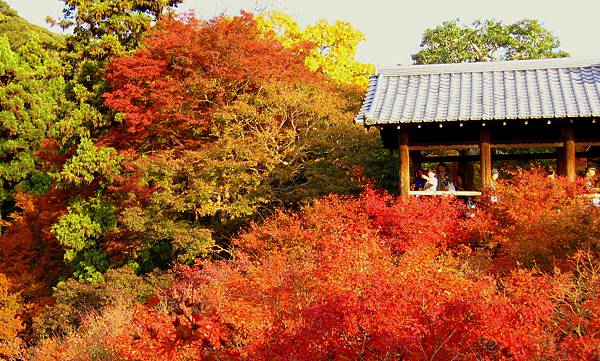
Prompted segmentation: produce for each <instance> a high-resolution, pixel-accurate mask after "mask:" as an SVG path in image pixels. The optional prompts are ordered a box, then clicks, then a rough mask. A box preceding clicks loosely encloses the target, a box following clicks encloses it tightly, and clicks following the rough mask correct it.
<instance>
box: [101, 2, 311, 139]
mask: <svg viewBox="0 0 600 361" xmlns="http://www.w3.org/2000/svg"><path fill="white" fill-rule="evenodd" d="M300 50H301V49H300V48H297V49H296V51H294V49H286V48H284V47H283V45H281V43H280V42H279V41H277V40H275V38H274V37H273V36H271V37H270V36H269V34H266V35H265V34H263V33H261V32H260V31H259V29H258V27H257V25H256V21H255V20H254V18H253V17H252V15H251V14H248V13H244V14H243V15H242V16H237V17H234V18H231V19H230V18H225V17H220V18H215V19H212V20H209V21H201V20H196V19H194V18H189V19H188V20H187V21H184V22H182V21H178V20H172V19H165V20H163V21H162V22H160V23H159V24H158V26H157V27H156V28H154V29H153V30H151V31H150V32H149V34H148V36H147V37H146V38H145V39H144V44H143V45H142V47H141V48H140V49H139V50H138V51H137V52H136V53H135V54H134V55H131V56H125V57H121V58H118V59H115V60H114V61H113V62H112V64H111V65H110V66H109V68H108V71H109V73H108V76H107V79H108V81H109V83H110V85H111V87H112V88H113V89H114V90H113V91H112V92H109V93H106V94H105V96H104V97H105V100H106V104H107V105H108V106H109V107H111V108H112V109H114V110H116V111H119V112H122V113H124V122H125V126H126V129H127V131H128V132H129V133H131V134H132V135H134V134H136V133H146V134H148V133H150V134H153V133H154V134H156V133H157V132H158V133H161V134H163V136H164V135H165V133H167V134H168V133H169V132H175V129H177V128H182V129H185V128H191V129H193V130H195V131H196V132H203V131H206V129H207V127H208V126H209V125H210V114H211V111H213V110H214V109H215V108H216V107H218V106H222V105H227V104H231V102H233V101H234V100H235V99H237V97H239V96H240V95H241V94H243V93H249V92H250V93H252V92H256V91H258V90H259V89H260V87H261V86H263V85H265V84H266V83H268V82H287V83H290V82H298V81H301V80H307V79H310V78H315V77H316V76H315V74H314V73H311V72H310V71H309V70H308V69H307V68H306V67H305V66H304V63H303V61H304V58H303V57H302V56H301V55H300V54H298V52H299V51H300ZM178 135H181V134H178Z"/></svg>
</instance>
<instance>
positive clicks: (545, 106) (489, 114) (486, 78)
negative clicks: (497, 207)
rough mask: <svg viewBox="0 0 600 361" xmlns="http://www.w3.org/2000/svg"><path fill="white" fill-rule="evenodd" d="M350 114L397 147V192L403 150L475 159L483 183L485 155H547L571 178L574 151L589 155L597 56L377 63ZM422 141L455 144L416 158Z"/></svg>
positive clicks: (488, 162)
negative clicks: (355, 110) (383, 65)
mask: <svg viewBox="0 0 600 361" xmlns="http://www.w3.org/2000/svg"><path fill="white" fill-rule="evenodd" d="M355 121H356V122H357V123H359V124H363V125H365V126H367V127H371V126H374V127H377V128H379V130H380V134H381V138H382V141H383V143H384V145H385V146H386V147H387V148H390V149H398V151H399V161H400V193H401V194H402V195H407V194H409V193H410V192H409V191H410V184H411V172H410V169H411V168H410V163H411V159H412V161H413V162H418V163H420V162H434V161H449V162H450V161H457V162H469V161H479V162H480V177H481V178H480V179H481V185H482V186H483V187H485V186H488V185H489V184H490V182H491V172H492V161H495V160H512V159H556V165H557V168H558V169H557V170H558V173H559V174H560V175H563V176H566V177H568V178H569V179H575V176H576V174H575V162H576V159H577V158H578V157H579V158H593V157H597V156H598V151H597V149H598V148H597V147H598V146H600V59H597V60H577V59H572V58H562V59H542V60H520V61H504V62H489V63H468V64H441V65H411V66H397V67H393V68H382V69H379V70H378V73H377V74H375V75H373V76H372V77H371V78H370V81H369V87H368V90H367V94H366V97H365V100H364V103H363V106H362V108H361V110H360V112H359V114H358V115H357V117H356V119H355ZM503 148H510V149H515V148H523V149H521V152H519V153H516V154H515V153H513V154H510V153H508V152H503V151H502V149H503ZM424 150H458V151H459V152H458V155H454V156H438V157H434V158H427V159H426V160H424V159H422V158H420V157H421V151H424Z"/></svg>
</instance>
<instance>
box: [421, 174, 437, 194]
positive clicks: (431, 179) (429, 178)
mask: <svg viewBox="0 0 600 361" xmlns="http://www.w3.org/2000/svg"><path fill="white" fill-rule="evenodd" d="M421 178H422V179H424V180H425V186H424V187H423V190H424V191H427V192H432V193H433V192H435V191H436V190H437V186H438V179H437V178H436V177H435V168H430V169H429V171H428V172H427V175H425V174H421Z"/></svg>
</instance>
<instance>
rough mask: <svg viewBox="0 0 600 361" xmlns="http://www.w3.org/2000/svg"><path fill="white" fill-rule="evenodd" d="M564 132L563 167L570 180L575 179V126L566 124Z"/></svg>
mask: <svg viewBox="0 0 600 361" xmlns="http://www.w3.org/2000/svg"><path fill="white" fill-rule="evenodd" d="M562 134H563V141H564V146H563V162H562V163H563V164H562V165H563V167H564V172H565V175H566V176H567V179H568V180H570V181H574V180H575V157H576V154H575V136H574V131H573V127H572V126H571V125H565V126H564V127H563V130H562Z"/></svg>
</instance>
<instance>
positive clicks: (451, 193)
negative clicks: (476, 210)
mask: <svg viewBox="0 0 600 361" xmlns="http://www.w3.org/2000/svg"><path fill="white" fill-rule="evenodd" d="M408 194H410V195H411V196H438V197H478V196H480V195H481V192H477V191H435V192H431V191H410V192H408Z"/></svg>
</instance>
